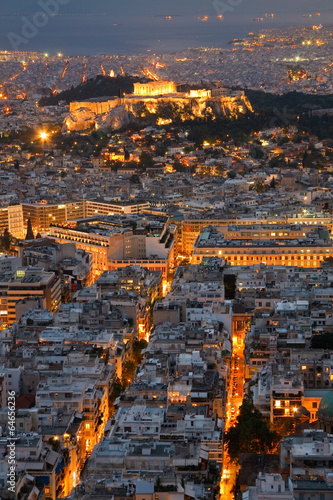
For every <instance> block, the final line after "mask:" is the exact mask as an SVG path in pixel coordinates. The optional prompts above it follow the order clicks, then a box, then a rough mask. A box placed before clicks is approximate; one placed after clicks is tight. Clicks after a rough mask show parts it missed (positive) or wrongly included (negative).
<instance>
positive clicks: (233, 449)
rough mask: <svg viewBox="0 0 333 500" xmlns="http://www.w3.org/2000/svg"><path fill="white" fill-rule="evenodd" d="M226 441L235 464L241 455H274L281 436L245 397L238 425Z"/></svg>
mask: <svg viewBox="0 0 333 500" xmlns="http://www.w3.org/2000/svg"><path fill="white" fill-rule="evenodd" d="M224 441H225V444H226V446H227V449H228V454H229V457H230V460H231V461H233V462H235V461H237V460H238V457H239V455H240V454H241V453H272V452H273V451H275V449H276V445H277V443H278V442H279V436H278V434H277V433H276V432H275V431H272V430H271V429H270V427H269V423H268V422H267V421H266V420H265V419H264V417H263V416H262V414H261V413H260V411H259V410H258V409H257V408H256V407H255V406H254V404H253V403H252V401H251V399H250V398H249V397H245V398H244V400H243V403H242V405H241V407H240V413H239V416H238V418H237V422H236V425H235V426H234V427H230V429H229V430H228V431H227V432H226V433H225V435H224Z"/></svg>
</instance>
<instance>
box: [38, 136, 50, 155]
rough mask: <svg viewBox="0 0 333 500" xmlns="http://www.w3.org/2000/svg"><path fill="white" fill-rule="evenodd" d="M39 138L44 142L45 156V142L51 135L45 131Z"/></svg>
mask: <svg viewBox="0 0 333 500" xmlns="http://www.w3.org/2000/svg"><path fill="white" fill-rule="evenodd" d="M39 137H40V138H41V140H42V146H43V154H44V151H45V142H46V141H47V139H48V138H49V134H48V133H47V132H45V131H43V132H41V133H40V135H39Z"/></svg>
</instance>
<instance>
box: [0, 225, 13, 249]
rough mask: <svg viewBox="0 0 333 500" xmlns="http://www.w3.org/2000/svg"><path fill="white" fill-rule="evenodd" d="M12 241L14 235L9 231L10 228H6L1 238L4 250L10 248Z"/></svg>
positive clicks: (0, 242)
mask: <svg viewBox="0 0 333 500" xmlns="http://www.w3.org/2000/svg"><path fill="white" fill-rule="evenodd" d="M11 242H12V236H11V234H10V232H9V231H8V229H7V228H6V229H5V230H4V233H3V235H2V236H1V239H0V244H1V247H2V248H3V249H4V250H9V249H10V245H11Z"/></svg>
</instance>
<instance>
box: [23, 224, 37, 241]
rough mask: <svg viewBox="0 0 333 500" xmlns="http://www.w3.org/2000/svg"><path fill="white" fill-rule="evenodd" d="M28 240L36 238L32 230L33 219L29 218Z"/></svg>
mask: <svg viewBox="0 0 333 500" xmlns="http://www.w3.org/2000/svg"><path fill="white" fill-rule="evenodd" d="M25 239H26V240H34V239H35V237H34V232H33V230H32V224H31V219H28V226H27V234H26V237H25Z"/></svg>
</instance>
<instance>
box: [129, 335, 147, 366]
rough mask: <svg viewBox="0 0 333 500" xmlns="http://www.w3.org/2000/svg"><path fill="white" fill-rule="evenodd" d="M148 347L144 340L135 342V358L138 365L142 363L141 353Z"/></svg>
mask: <svg viewBox="0 0 333 500" xmlns="http://www.w3.org/2000/svg"><path fill="white" fill-rule="evenodd" d="M147 345H148V342H147V341H146V340H144V339H141V340H138V339H136V340H134V342H133V357H134V359H135V361H136V362H137V363H138V364H139V363H141V352H142V351H143V349H145V348H146V347H147Z"/></svg>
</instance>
